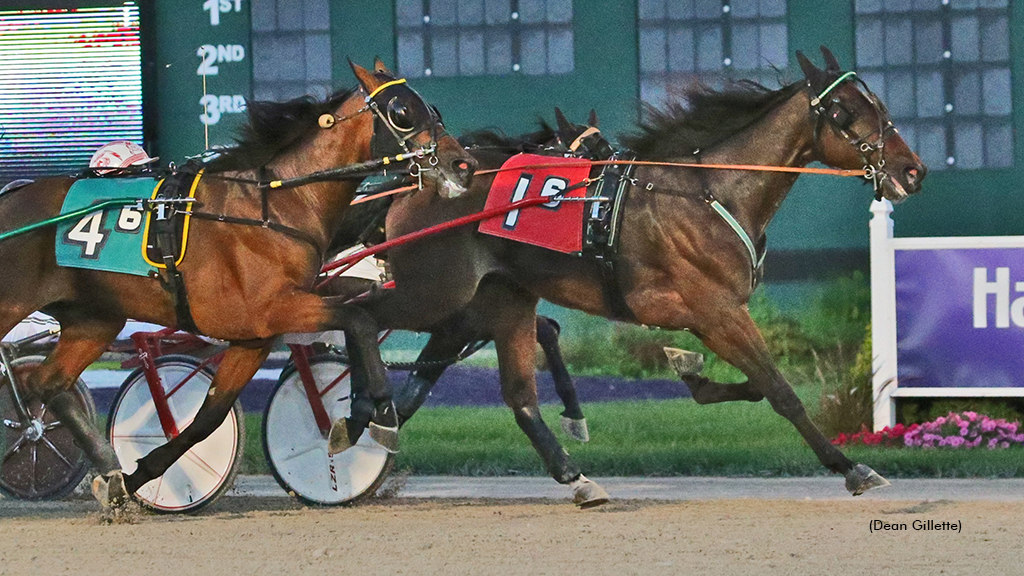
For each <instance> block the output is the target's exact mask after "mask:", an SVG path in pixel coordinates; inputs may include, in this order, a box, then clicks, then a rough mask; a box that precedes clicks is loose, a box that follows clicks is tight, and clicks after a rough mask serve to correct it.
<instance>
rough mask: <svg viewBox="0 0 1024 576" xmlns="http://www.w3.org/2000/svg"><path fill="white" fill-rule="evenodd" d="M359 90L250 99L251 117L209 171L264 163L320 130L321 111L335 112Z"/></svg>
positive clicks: (239, 168) (322, 112)
mask: <svg viewBox="0 0 1024 576" xmlns="http://www.w3.org/2000/svg"><path fill="white" fill-rule="evenodd" d="M354 91H355V89H348V90H339V91H338V92H335V93H334V94H332V95H330V96H328V97H327V98H326V99H325V100H320V99H318V98H315V97H313V96H300V97H298V98H294V99H292V100H288V101H287V102H265V101H259V100H254V101H247V102H246V107H245V108H246V113H247V114H248V117H249V120H248V122H246V123H245V124H244V125H243V126H242V127H241V128H240V129H239V132H238V135H237V136H236V137H235V145H234V146H232V147H230V148H225V149H223V150H221V151H220V155H219V156H218V157H217V158H216V159H215V160H213V161H211V162H210V163H209V165H208V166H207V171H208V172H224V171H228V170H250V169H253V168H258V167H260V166H264V165H266V164H267V162H270V161H271V160H272V159H274V157H275V156H277V155H278V154H280V153H281V152H283V151H284V150H285V149H286V148H288V147H289V146H291V145H292V144H294V143H295V142H297V141H299V140H300V139H302V137H303V136H305V135H306V134H308V133H309V132H312V131H313V130H316V129H318V125H317V119H318V118H319V117H320V115H321V114H327V113H331V112H334V111H335V110H336V109H337V108H338V106H340V105H341V103H342V102H344V101H345V100H346V99H347V98H348V97H349V96H351V95H352V93H353V92H354Z"/></svg>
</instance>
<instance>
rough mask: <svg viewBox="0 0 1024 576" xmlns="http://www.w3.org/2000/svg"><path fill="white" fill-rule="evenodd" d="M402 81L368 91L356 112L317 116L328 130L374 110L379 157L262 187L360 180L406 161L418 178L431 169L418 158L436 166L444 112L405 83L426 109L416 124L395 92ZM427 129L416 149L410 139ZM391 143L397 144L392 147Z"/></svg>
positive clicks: (374, 140)
mask: <svg viewBox="0 0 1024 576" xmlns="http://www.w3.org/2000/svg"><path fill="white" fill-rule="evenodd" d="M403 84H405V79H404V78H399V79H396V80H390V81H388V82H385V83H383V84H381V85H380V86H378V87H377V88H376V89H374V90H373V91H372V92H370V93H369V94H367V95H366V98H365V100H364V102H365V103H364V105H363V107H362V108H360V109H358V110H356V111H355V112H352V113H351V114H346V115H345V116H336V115H335V114H334V113H331V112H327V113H324V114H321V115H320V117H319V118H318V119H317V124H318V125H319V126H320V128H323V129H325V130H329V129H330V128H333V127H334V125H335V124H338V123H339V122H345V121H346V120H351V119H352V118H355V117H357V116H360V115H362V114H364V113H366V112H373V114H374V130H373V135H372V136H371V137H370V153H371V154H372V155H373V156H376V158H374V159H373V160H367V161H366V162H359V163H357V164H350V165H348V166H342V167H339V168H330V169H327V170H320V171H317V172H313V173H311V174H307V175H305V176H297V177H295V178H288V179H285V180H273V181H260V182H258V185H259V187H260V188H261V189H267V188H272V189H280V188H295V187H297V186H303V185H305V184H311V183H313V182H325V181H329V180H351V179H361V178H365V177H367V176H372V175H374V174H378V173H380V172H381V171H382V170H385V171H386V170H388V169H389V168H390V167H391V166H392V165H393V164H400V163H402V162H406V161H408V162H409V165H408V173H409V175H410V176H412V177H413V178H419V177H420V176H421V175H422V172H423V171H424V170H429V169H430V168H424V167H423V166H421V165H420V164H419V163H418V162H417V160H420V159H423V158H426V159H427V163H428V164H429V165H430V166H432V167H433V166H437V163H438V158H437V142H438V140H440V139H441V138H442V137H444V136H445V135H446V134H447V133H446V132H445V131H444V129H443V126H444V124H443V122H442V120H441V114H440V113H439V112H438V111H437V108H435V107H434V106H431V105H428V104H427V103H426V101H424V100H423V98H422V96H420V95H419V94H418V93H417V92H416V91H415V90H413V89H412V88H409V87H408V86H405V88H406V89H407V90H409V91H410V92H412V94H413V95H415V96H416V97H417V98H419V99H420V101H421V102H423V105H424V107H425V108H426V110H427V121H426V122H421V123H419V125H416V124H414V123H413V121H412V119H411V118H410V117H409V109H408V108H407V107H406V106H405V105H404V104H403V103H402V101H401V98H400V96H399V95H397V94H394V93H393V90H394V89H395V88H396V87H398V86H401V85H403ZM360 90H363V88H362V87H360ZM379 126H383V127H384V128H386V132H385V131H382V130H378V127H379ZM424 132H427V133H429V134H430V142H429V143H428V144H427V145H426V146H421V147H419V148H416V149H413V148H411V147H410V146H409V140H411V139H412V138H414V137H416V136H418V135H419V134H423V133H424ZM383 134H387V135H389V136H391V139H389V140H387V141H382V140H381V136H382V135H383ZM392 146H394V147H393V148H392ZM394 150H397V151H399V153H397V154H393V151H394ZM421 184H422V182H421Z"/></svg>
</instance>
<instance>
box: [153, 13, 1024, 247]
mask: <svg viewBox="0 0 1024 576" xmlns="http://www.w3.org/2000/svg"><path fill="white" fill-rule="evenodd" d="M230 1H231V2H235V1H236V0H230ZM238 1H239V2H240V3H241V7H242V12H240V13H233V12H232V13H227V14H223V15H222V22H221V24H220V26H219V27H217V28H214V27H211V26H209V24H210V22H209V13H208V12H207V11H203V10H202V4H203V2H202V1H200V0H190V1H189V2H187V3H181V4H179V3H178V2H174V3H171V2H160V3H157V6H158V8H157V9H156V12H157V14H156V19H157V26H156V27H155V30H156V31H157V32H156V33H157V36H158V37H157V42H156V48H157V49H156V52H157V58H156V65H157V76H158V79H159V93H158V95H157V97H158V99H159V105H158V106H157V108H158V110H159V114H158V120H159V122H158V130H159V131H158V145H157V148H158V153H159V154H161V156H164V157H165V158H166V159H175V160H179V159H181V158H182V157H183V156H184V155H186V154H194V153H196V152H198V151H199V150H201V148H202V143H203V136H202V124H201V123H199V122H198V116H199V114H201V112H202V110H201V107H199V104H198V102H199V98H200V97H201V96H202V85H201V78H200V77H198V76H197V75H196V67H197V65H198V62H199V59H198V58H197V57H196V55H195V51H196V49H197V48H198V46H200V45H201V44H206V43H210V44H215V45H216V44H228V43H231V44H244V45H245V48H246V50H247V54H248V49H249V42H248V3H249V0H238ZM573 8H574V26H575V34H574V49H575V71H574V72H573V73H571V74H567V75H559V76H541V77H538V76H527V75H510V76H502V77H494V76H480V77H464V78H458V77H457V78H436V77H435V78H416V79H413V80H411V81H410V83H411V85H412V86H413V87H415V88H416V89H417V90H418V91H420V92H421V93H422V94H423V95H424V97H425V98H427V99H428V100H429V101H431V102H432V103H434V104H436V105H437V106H438V107H439V108H440V109H441V110H442V112H443V113H444V117H445V120H446V122H447V124H448V125H449V128H450V129H451V130H452V131H453V132H454V133H460V132H463V131H467V130H470V129H476V128H482V127H496V128H501V129H503V130H505V131H506V132H508V133H511V134H515V133H520V132H524V131H528V130H531V129H533V127H534V126H535V125H536V121H537V119H538V118H540V117H543V118H545V119H547V120H549V121H553V114H552V111H553V108H554V107H555V106H559V107H561V108H562V110H563V111H565V112H566V114H567V115H568V117H569V119H570V120H575V121H583V120H584V119H585V118H586V114H587V113H588V111H589V110H590V109H591V108H594V109H596V110H597V112H598V115H599V117H600V119H601V126H602V128H603V129H604V131H605V133H606V134H612V135H614V134H620V133H622V132H628V131H630V130H631V129H632V128H633V126H634V123H635V121H636V119H637V117H638V94H639V87H638V78H637V68H638V55H637V17H636V3H635V2H633V1H616V0H586V1H584V0H575V3H574V7H573ZM1011 10H1012V14H1011V30H1010V37H1011V51H1012V52H1011V54H1012V64H1011V66H1012V70H1011V73H1012V76H1013V89H1014V101H1015V103H1016V111H1015V115H1014V122H1015V125H1016V128H1017V130H1015V135H1016V134H1020V133H1021V129H1022V128H1024V125H1022V123H1024V85H1022V82H1021V80H1020V79H1021V78H1022V73H1024V70H1021V66H1022V65H1024V43H1022V42H1017V41H1016V39H1017V38H1022V37H1024V18H1022V17H1021V15H1020V13H1019V9H1018V8H1016V7H1013V8H1011ZM852 11H853V7H852V2H848V1H842V0H830V1H828V2H821V1H820V0H789V40H790V42H789V43H790V51H791V53H795V51H796V50H802V51H804V52H805V53H806V54H807V55H808V56H809V57H811V58H812V59H813V60H815V61H817V62H819V64H820V63H821V57H820V54H819V52H818V46H819V45H821V44H826V45H828V46H829V48H830V49H831V50H832V51H833V52H834V53H835V55H836V56H837V57H838V58H839V61H840V62H841V63H842V64H844V65H847V66H852V64H853V57H854V27H853V14H852ZM330 18H331V27H332V56H333V68H334V69H333V77H334V82H335V85H336V86H337V87H339V88H340V87H348V86H352V85H354V83H355V79H354V77H353V76H352V73H351V71H350V70H349V68H348V63H347V59H348V58H351V59H352V60H353V61H354V62H356V63H359V64H361V65H363V66H367V67H369V66H372V63H373V59H374V57H375V56H380V57H381V58H382V59H383V60H384V61H385V63H387V64H388V65H389V66H391V67H394V65H395V27H394V7H393V2H389V1H382V0H331V14H330ZM225 69H227V74H226V75H223V76H219V77H208V79H207V80H208V91H209V92H210V93H216V94H246V95H248V94H249V86H250V82H251V60H249V59H248V58H246V60H245V62H238V63H235V62H232V63H228V64H226V65H221V70H222V71H223V70H225ZM790 70H791V72H789V77H790V79H792V80H795V79H796V78H797V76H796V74H797V73H798V72H797V70H798V66H797V65H796V62H795V56H791V60H790ZM240 118H241V115H239V114H234V115H226V116H225V117H224V118H223V119H222V120H221V122H219V123H218V124H217V125H216V126H211V141H212V143H226V142H227V141H229V140H230V138H229V136H230V133H231V131H232V130H233V129H234V127H235V126H237V122H238V121H239V120H240ZM1015 149H1016V160H1015V168H1012V169H1003V170H993V169H979V170H949V171H933V172H931V173H930V174H929V176H928V178H927V180H926V181H925V186H924V192H923V193H922V194H921V195H920V196H918V197H915V198H911V199H910V200H908V201H907V202H906V203H905V204H903V205H900V206H898V207H897V209H896V212H895V214H894V218H895V220H896V233H897V235H900V236H946V235H1002V234H1008V235H1013V234H1024V218H1022V217H1021V216H1020V214H1021V213H1024V194H1021V193H1020V191H1019V190H1018V186H1017V184H1018V182H1020V181H1021V180H1022V179H1024V142H1021V140H1020V139H1019V138H1017V140H1016V147H1015ZM871 197H872V192H871V189H870V188H868V187H867V186H866V185H864V184H862V183H861V182H860V181H859V180H858V179H853V178H848V179H840V178H837V177H828V176H803V177H802V178H801V179H800V180H799V181H798V182H797V185H796V186H795V187H794V189H793V192H792V193H791V194H790V197H789V198H788V200H787V201H786V203H785V204H783V207H782V209H781V210H780V212H779V214H778V217H777V218H776V220H775V221H774V222H773V224H772V226H771V227H770V229H769V247H770V248H771V251H772V252H773V253H775V254H778V253H787V252H791V253H794V254H798V253H802V252H804V251H823V250H824V251H828V250H846V251H847V252H849V251H850V250H853V251H863V250H865V249H866V248H867V242H868V233H867V221H868V218H869V212H868V208H869V205H870V201H871ZM770 257H771V254H770ZM769 264H771V260H769Z"/></svg>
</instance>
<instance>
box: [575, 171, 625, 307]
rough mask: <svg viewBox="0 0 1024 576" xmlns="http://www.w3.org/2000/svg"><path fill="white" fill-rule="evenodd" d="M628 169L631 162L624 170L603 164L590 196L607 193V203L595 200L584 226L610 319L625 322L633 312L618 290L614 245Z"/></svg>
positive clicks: (619, 223)
mask: <svg viewBox="0 0 1024 576" xmlns="http://www.w3.org/2000/svg"><path fill="white" fill-rule="evenodd" d="M632 171H633V166H632V165H626V168H625V170H621V169H619V167H618V165H613V164H606V165H605V167H604V169H603V171H602V172H601V178H600V180H599V182H598V184H597V187H596V189H595V191H594V196H595V197H602V196H606V195H608V194H610V195H611V198H610V200H611V206H610V207H608V206H601V205H600V204H599V203H596V202H595V204H594V206H593V207H592V209H591V218H590V220H591V222H590V223H589V226H588V227H587V232H588V235H589V236H590V237H591V238H590V242H588V244H589V246H590V247H591V249H592V250H593V256H594V261H595V262H596V263H597V266H598V269H599V270H600V273H601V292H602V294H603V295H604V302H605V306H607V307H608V310H609V311H610V312H611V314H612V317H613V318H614V319H616V320H622V321H626V322H636V315H635V314H634V313H633V310H632V309H631V308H630V307H629V303H628V302H626V297H625V295H624V294H623V293H622V284H621V282H620V278H619V262H618V245H617V244H616V242H615V241H616V239H617V237H618V229H619V228H620V226H621V225H622V216H623V214H622V205H623V202H624V201H625V198H626V195H627V194H628V191H629V185H630V182H631V174H632ZM606 190H607V192H606ZM595 220H596V221H595Z"/></svg>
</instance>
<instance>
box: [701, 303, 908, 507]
mask: <svg viewBox="0 0 1024 576" xmlns="http://www.w3.org/2000/svg"><path fill="white" fill-rule="evenodd" d="M702 339H703V341H704V344H706V345H707V347H708V348H710V349H711V351H712V352H714V353H715V354H718V356H719V357H720V358H722V359H723V360H725V361H726V362H728V363H730V364H732V365H733V366H735V367H737V368H739V369H740V371H742V372H743V373H744V374H746V376H747V378H748V379H749V382H750V384H751V385H752V386H754V387H755V388H756V389H757V390H758V391H760V393H761V394H763V395H764V396H765V397H766V398H767V399H768V402H769V403H770V404H771V406H772V408H773V409H774V410H775V411H776V412H777V413H778V414H780V415H781V416H783V417H784V418H786V419H787V420H789V421H790V422H792V424H793V426H794V427H796V429H797V431H798V432H800V435H801V436H803V438H804V440H805V441H807V443H808V444H809V445H810V447H811V450H813V451H814V453H815V455H817V457H818V460H819V461H820V462H821V463H822V465H824V466H825V467H826V468H828V469H829V470H831V471H832V472H835V473H839V474H843V475H844V476H845V477H846V489H847V490H849V491H850V492H851V493H852V494H853V495H854V496H857V495H860V494H862V493H863V492H864V491H866V490H870V489H871V488H877V487H881V486H888V485H889V482H888V481H887V480H885V479H884V478H882V477H881V476H880V475H878V473H876V472H875V471H874V470H872V469H871V468H869V467H867V466H865V465H864V464H856V465H855V464H854V463H853V462H852V461H850V459H849V458H847V457H846V456H844V455H843V453H842V452H840V451H839V449H838V448H836V447H835V446H833V445H832V443H831V442H829V441H828V439H827V438H825V436H824V435H822V433H821V432H820V431H819V430H818V428H817V426H815V425H814V423H813V422H811V419H810V418H809V417H808V416H807V411H806V410H805V409H804V406H803V403H802V402H800V398H798V397H797V395H796V393H795V392H793V388H792V387H791V386H790V385H789V383H788V382H787V381H786V379H785V378H784V377H783V376H782V374H781V373H780V372H779V370H778V369H777V368H776V367H775V364H774V362H773V361H772V357H771V353H770V352H769V351H768V346H767V344H765V341H764V338H763V337H762V336H761V332H760V331H759V330H758V329H757V326H756V325H755V324H754V321H753V320H752V319H751V318H750V314H749V312H747V310H746V307H741V308H737V309H736V310H735V311H733V312H732V313H725V314H722V315H720V316H718V317H716V320H715V322H714V324H713V327H712V328H710V329H709V330H708V331H706V332H704V334H703V338H702ZM723 386H724V385H723Z"/></svg>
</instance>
